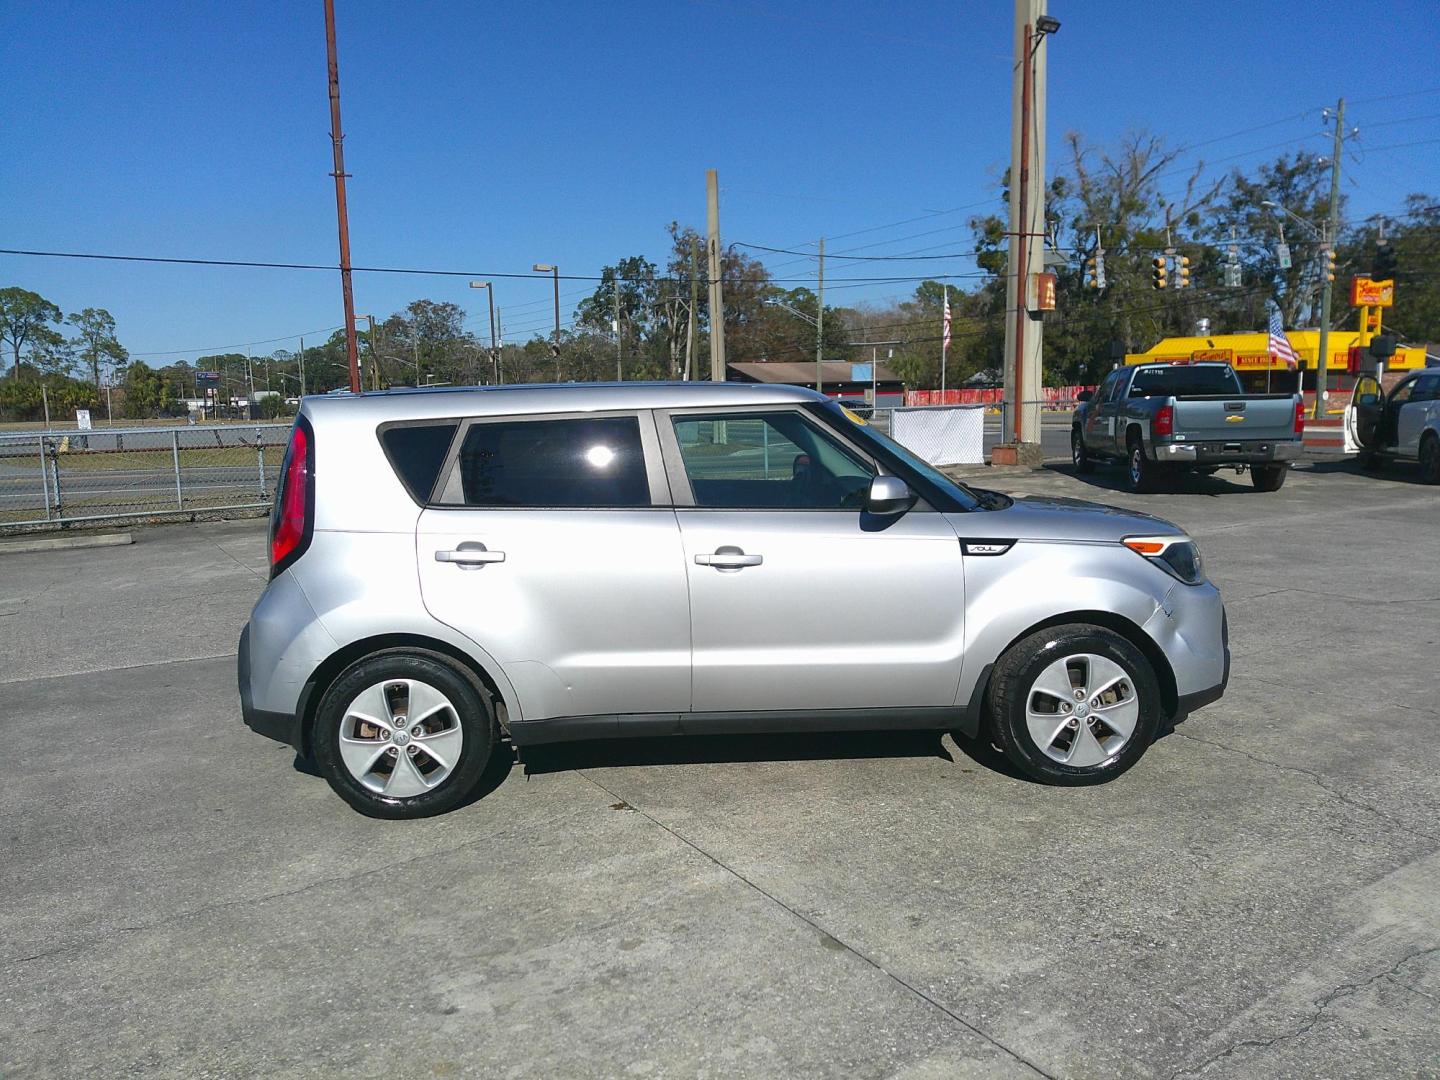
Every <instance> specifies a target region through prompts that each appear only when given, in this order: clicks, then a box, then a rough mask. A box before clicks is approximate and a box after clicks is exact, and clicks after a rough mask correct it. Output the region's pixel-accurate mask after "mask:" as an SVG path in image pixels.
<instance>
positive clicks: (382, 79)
mask: <svg viewBox="0 0 1440 1080" xmlns="http://www.w3.org/2000/svg"><path fill="white" fill-rule="evenodd" d="M336 7H337V12H338V15H337V19H338V25H339V42H340V65H341V76H342V89H343V106H344V114H345V130H346V134H347V139H346V166H347V169H348V171H349V172H350V173H352V174H353V178H352V180H351V182H350V213H351V218H350V220H351V230H352V240H353V255H354V260H355V263H356V265H382V266H383V265H388V266H424V267H436V268H442V269H456V270H463V271H467V272H475V273H476V274H495V273H499V272H511V273H521V274H524V273H526V272H527V271H528V269H529V267H530V265H531V264H532V263H534V262H537V261H540V262H555V263H558V264H559V265H560V267H561V270H562V273H569V274H595V273H598V271H599V269H600V267H602V266H604V265H605V264H607V263H613V262H614V261H615V260H616V259H618V258H620V257H623V256H626V255H631V254H645V255H648V256H650V257H652V258H656V257H658V256H660V255H661V254H662V252H663V251H664V248H665V240H666V237H665V232H664V229H665V225H666V224H667V223H668V222H669V221H671V220H672V219H677V220H679V221H681V222H682V223H689V224H693V225H696V226H697V227H702V228H703V225H704V216H705V187H704V180H705V170H706V168H709V167H714V168H717V169H719V171H720V182H721V188H722V195H721V225H722V236H723V238H724V239H725V240H726V241H727V242H734V241H744V242H750V243H757V244H766V245H772V246H776V247H789V246H792V245H795V244H797V243H802V242H805V241H810V240H813V239H814V238H815V237H818V236H820V235H826V236H829V237H834V238H836V239H834V240H832V241H828V242H827V244H828V246H829V249H830V251H832V252H840V251H846V250H852V249H855V248H860V247H861V246H862V245H875V246H866V247H864V249H863V253H864V254H886V253H901V252H903V253H907V254H909V253H913V252H915V251H916V250H917V249H921V248H926V247H929V248H931V250H932V251H939V252H944V251H951V250H954V251H963V250H965V249H966V248H968V247H969V246H970V245H969V244H968V240H969V232H968V230H967V229H966V228H965V222H966V220H967V219H968V217H969V216H970V215H971V214H973V213H975V212H977V211H979V210H983V209H985V208H986V206H987V205H988V204H989V203H990V202H992V201H993V200H994V198H995V195H996V188H997V179H998V177H999V175H1000V172H1001V171H1002V170H1003V168H1004V166H1005V163H1006V162H1007V160H1008V153H1009V151H1008V141H1009V131H1010V124H1009V107H1010V101H1009V69H1010V63H1011V58H1010V32H1011V26H1010V20H1011V17H1012V16H1011V12H1012V8H1011V5H1010V4H1008V3H1004V2H991V3H973V2H972V3H956V2H953V0H952V2H948V3H946V2H929V0H917V2H912V3H906V4H896V3H878V2H860V0H856V2H836V3H831V4H814V3H807V4H787V3H782V2H779V0H753V2H752V0H737V2H735V3H724V2H719V0H667V2H658V3H630V4H596V3H593V2H591V3H544V2H535V3H528V2H527V3H508V4H494V3H491V4H475V3H449V4H442V3H410V4H394V3H390V4H381V3H374V2H365V0H337V2H336ZM1051 11H1052V14H1054V15H1056V16H1057V17H1058V18H1060V19H1061V21H1062V28H1061V31H1060V33H1059V34H1058V36H1057V37H1056V38H1055V39H1054V41H1053V43H1052V44H1051V45H1050V46H1049V48H1050V49H1051V53H1050V133H1049V136H1050V137H1049V143H1050V159H1051V162H1052V163H1053V162H1054V160H1055V156H1056V152H1057V149H1058V148H1059V146H1060V139H1061V137H1062V136H1063V134H1064V132H1066V131H1067V130H1071V129H1078V130H1081V131H1083V132H1084V133H1085V134H1086V135H1087V136H1088V137H1089V138H1090V139H1092V140H1097V141H1100V142H1109V141H1112V140H1114V139H1115V138H1116V137H1118V136H1119V135H1121V134H1123V133H1124V132H1126V131H1128V130H1132V129H1137V128H1140V129H1146V130H1150V131H1154V132H1156V133H1158V134H1161V135H1163V136H1165V137H1166V138H1167V140H1170V141H1172V142H1177V143H1198V142H1201V141H1206V140H1212V139H1213V140H1217V141H1214V142H1210V143H1209V144H1208V145H1206V146H1203V147H1201V148H1199V149H1197V150H1196V151H1195V152H1194V153H1192V154H1190V155H1188V157H1187V159H1186V160H1187V161H1194V160H1196V159H1200V160H1205V161H1207V162H1214V163H1215V164H1214V166H1213V167H1214V168H1215V169H1216V170H1225V169H1228V168H1231V167H1233V166H1235V165H1250V164H1254V163H1256V162H1258V161H1262V160H1268V159H1269V158H1270V157H1273V156H1274V155H1275V154H1278V153H1280V152H1282V151H1285V150H1295V149H1305V148H1308V149H1311V150H1314V151H1315V152H1319V153H1323V152H1326V150H1327V147H1328V144H1327V142H1326V140H1325V138H1324V136H1323V135H1322V134H1321V130H1322V129H1321V123H1320V109H1321V108H1322V107H1324V106H1325V105H1327V104H1332V105H1333V103H1334V101H1335V99H1336V98H1337V97H1338V96H1340V95H1342V94H1343V95H1345V96H1346V97H1347V98H1348V99H1350V104H1349V116H1348V117H1347V119H1348V121H1349V124H1353V125H1357V126H1358V127H1359V128H1360V133H1361V134H1360V139H1359V140H1358V142H1356V143H1352V144H1351V145H1352V154H1351V156H1350V157H1349V158H1347V160H1346V163H1345V168H1346V171H1347V175H1348V179H1347V182H1346V185H1345V190H1346V192H1347V194H1349V196H1350V197H1351V200H1352V208H1353V209H1354V210H1356V211H1358V212H1360V213H1362V214H1366V213H1372V212H1377V211H1384V210H1393V209H1397V208H1398V207H1399V206H1400V204H1401V202H1402V200H1403V197H1404V196H1405V194H1406V193H1408V192H1410V191H1427V192H1429V193H1430V194H1432V195H1435V194H1440V141H1437V140H1440V66H1437V64H1436V57H1437V56H1440V29H1437V20H1436V17H1435V16H1436V14H1437V11H1436V8H1435V5H1434V3H1433V0H1432V2H1421V0H1409V2H1407V0H1394V2H1390V3H1385V4H1380V3H1373V4H1372V3H1365V2H1353V3H1345V4H1339V3H1322V4H1312V5H1303V6H1301V5H1296V4H1294V3H1281V2H1264V0H1259V2H1252V3H1244V4H1241V3H1230V2H1221V3H1201V2H1176V3H1171V4H1158V3H1154V2H1130V0H1115V2H1108V3H1106V2H1100V0H1091V2H1089V3H1083V4H1081V3H1068V2H1061V0H1054V2H1052V7H1051ZM0 71H3V72H4V73H5V80H4V85H5V93H4V96H3V100H0V130H4V131H5V132H6V135H7V138H6V140H5V150H4V154H3V163H0V206H3V207H4V213H3V218H0V247H6V248H27V249H45V250H58V251H89V252H105V253H118V254H139V255H163V256H176V257H194V258H233V259H254V260H275V261H286V262H317V263H329V264H333V263H334V261H335V259H336V237H335V207H334V190H333V186H332V181H331V180H330V178H329V176H328V172H329V170H330V144H329V136H328V127H329V115H328V100H327V97H326V80H325V43H324V24H323V18H322V6H321V3H320V0H305V2H300V0H289V2H260V0H255V2H248V3H246V2H236V3H212V4H196V3H193V2H191V3H161V2H146V0H134V2H130V3H124V4H114V3H111V4H99V3H61V2H36V3H22V2H20V0H9V2H8V3H6V4H5V5H4V7H3V11H0ZM1416 91H1428V92H1420V93H1417V92H1416ZM1398 95H1405V96H1398ZM1286 118H1289V119H1286ZM1270 121H1282V122H1281V123H1277V124H1275V125H1274V126H1269V127H1266V128H1264V129H1263V130H1259V131H1252V132H1250V133H1248V134H1240V133H1239V132H1241V131H1242V130H1243V129H1246V128H1252V127H1255V126H1257V125H1261V124H1267V123H1269V122H1270ZM1347 126H1349V125H1348V124H1347ZM1222 136H1224V138H1221V137H1222ZM1412 142H1420V143H1423V144H1424V145H1418V146H1406V147H1400V146H1397V145H1396V144H1402V143H1412ZM1282 143H1283V145H1279V146H1277V145H1274V144H1282ZM1262 148H1265V149H1263V150H1262ZM1235 155H1242V156H1235ZM1225 159H1228V160H1225ZM1182 179H1183V178H1182V177H1178V176H1177V177H1176V178H1175V182H1176V183H1177V185H1178V184H1179V183H1180V182H1181V181H1182ZM976 204H981V205H976ZM958 207H968V209H964V210H956V209H955V208H958ZM937 211H953V212H950V213H936V212H937ZM912 218H924V220H919V221H908V222H906V223H904V224H899V223H900V222H905V219H912ZM881 226H888V227H885V228H880V227H881ZM861 230H866V231H864V232H861ZM940 230H944V231H940ZM920 233H927V234H928V235H925V236H917V234H920ZM845 234H857V235H851V236H846V235H845ZM949 245H953V246H949ZM783 261H785V257H784V256H769V257H767V262H769V263H770V264H771V265H772V266H775V267H776V268H777V270H776V273H777V276H778V277H789V276H792V275H794V276H803V275H813V273H814V263H813V261H801V262H793V263H791V264H790V265H787V266H785V267H783V268H780V263H781V262H783ZM877 265H879V266H881V267H884V268H885V269H884V270H881V271H877V270H876V269H875V267H876V266H877ZM895 265H896V264H868V265H867V266H865V267H864V269H861V268H855V269H852V270H849V271H847V270H846V269H845V268H844V267H843V265H840V264H838V263H837V264H833V265H832V266H831V267H830V268H829V269H830V273H829V275H828V276H829V277H830V278H831V283H832V288H834V287H835V286H836V285H838V284H839V283H838V282H837V281H836V280H835V279H838V278H840V277H844V276H850V275H857V276H858V275H861V274H864V273H870V274H875V273H877V272H878V273H890V272H892V269H891V268H893V267H894V266H895ZM900 265H902V266H904V267H905V269H903V270H900V271H898V272H899V273H915V274H920V273H926V272H938V271H939V270H940V265H939V264H934V263H930V264H900ZM944 265H945V266H946V267H947V268H948V269H950V270H951V271H952V272H957V273H960V272H965V271H966V270H969V269H971V267H970V266H968V265H967V264H966V263H965V262H964V261H963V260H961V261H957V262H955V263H953V264H944ZM796 283H797V284H798V283H799V282H796ZM0 284H5V285H9V284H19V285H23V286H25V287H27V288H30V289H34V290H36V291H38V292H40V293H42V294H44V295H45V296H47V297H49V298H50V299H52V300H54V301H55V302H56V303H58V304H59V305H60V306H61V307H63V308H64V309H65V310H66V311H75V310H79V309H80V308H82V307H86V306H102V307H107V308H109V310H110V311H111V312H112V313H113V314H114V315H115V317H116V319H117V321H118V324H119V330H120V335H121V339H122V341H123V342H124V343H125V344H126V345H127V346H128V347H129V348H130V350H131V352H132V353H133V354H134V355H137V356H140V357H144V358H146V359H148V360H150V361H151V362H152V363H166V362H170V361H172V360H174V359H179V358H181V357H193V356H195V355H197V354H198V353H203V352H210V351H218V350H220V349H222V348H224V349H230V348H243V347H244V345H245V344H246V343H253V345H252V348H253V349H254V350H255V351H256V352H268V351H270V350H272V349H274V348H277V347H290V348H293V347H294V345H295V338H296V337H298V336H299V335H300V334H301V333H302V332H310V333H311V336H312V338H316V339H318V338H319V337H322V336H324V334H323V331H324V330H326V329H327V328H330V327H334V326H337V325H339V324H340V322H341V321H342V316H341V314H340V289H339V282H338V275H335V274H333V273H325V272H316V271H311V272H281V271H260V270H241V269H223V268H213V269H211V268H178V267H152V266H136V265H124V264H115V263H90V262H77V261H60V260H45V259H36V258H24V257H16V256H0ZM355 290H356V308H357V310H358V311H361V312H373V313H374V314H375V315H377V316H383V315H386V314H388V313H390V312H392V311H394V310H397V309H398V308H400V307H402V306H403V305H404V304H405V303H407V302H408V301H409V300H412V299H415V298H417V297H422V296H424V297H429V298H431V299H435V300H452V301H455V302H458V303H460V304H461V305H462V306H465V307H467V309H468V310H470V311H472V312H473V313H475V314H476V315H480V314H481V313H482V312H483V308H482V306H481V304H480V303H479V302H477V301H478V300H483V293H480V292H472V291H470V290H468V289H467V288H466V284H465V279H463V278H461V279H446V278H414V277H392V276H380V275H369V274H364V275H357V276H356V285H355ZM586 291H588V290H587V288H586V284H585V283H584V282H580V281H575V282H568V283H567V282H562V295H563V297H564V310H565V314H566V316H567V318H568V316H569V313H570V310H571V308H572V307H573V304H574V303H575V302H576V301H577V300H578V299H579V298H580V297H581V296H582V295H584V293H585V292H586ZM907 291H908V286H897V285H868V286H865V287H863V288H851V289H848V290H846V291H844V292H840V291H834V292H831V293H830V295H829V296H827V299H831V300H832V302H836V303H840V302H847V303H848V302H854V301H857V300H862V299H870V300H876V301H881V300H884V299H885V298H888V297H893V296H895V295H897V294H899V293H904V292H907ZM549 295H550V293H549V285H548V281H541V280H524V279H522V280H507V279H497V281H496V300H497V303H499V304H500V306H501V308H502V310H503V312H504V321H505V327H506V333H507V337H512V336H515V337H521V338H523V337H526V336H528V335H529V332H530V331H532V330H533V331H538V332H543V331H544V329H545V327H546V326H547V325H548V320H549V317H550V315H549V310H548V307H547V305H548V303H549ZM471 325H472V326H473V327H475V328H476V329H477V330H479V331H480V332H481V333H482V334H483V333H484V329H483V323H482V321H481V320H480V319H478V318H477V319H476V320H475V321H474V322H472V323H471ZM265 339H281V340H276V341H266V340H265Z"/></svg>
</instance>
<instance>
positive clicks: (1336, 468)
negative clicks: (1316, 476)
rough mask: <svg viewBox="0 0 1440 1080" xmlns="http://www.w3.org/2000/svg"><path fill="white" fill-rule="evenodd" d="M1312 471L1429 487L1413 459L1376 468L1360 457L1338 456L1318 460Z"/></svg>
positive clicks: (1311, 467) (1389, 462) (1312, 466)
mask: <svg viewBox="0 0 1440 1080" xmlns="http://www.w3.org/2000/svg"><path fill="white" fill-rule="evenodd" d="M1310 471H1311V472H1313V473H1321V474H1334V473H1349V474H1350V475H1351V476H1363V477H1365V478H1366V479H1367V480H1380V481H1383V482H1385V483H1387V484H1409V485H1411V486H1413V487H1429V486H1430V485H1429V484H1427V483H1425V481H1424V480H1423V479H1422V478H1421V476H1420V466H1419V464H1417V463H1416V462H1413V461H1387V462H1386V463H1385V464H1383V465H1380V466H1378V467H1377V468H1374V469H1366V468H1363V467H1361V465H1360V460H1359V458H1358V457H1344V458H1336V459H1334V460H1331V461H1317V462H1315V463H1314V464H1313V465H1311V466H1310Z"/></svg>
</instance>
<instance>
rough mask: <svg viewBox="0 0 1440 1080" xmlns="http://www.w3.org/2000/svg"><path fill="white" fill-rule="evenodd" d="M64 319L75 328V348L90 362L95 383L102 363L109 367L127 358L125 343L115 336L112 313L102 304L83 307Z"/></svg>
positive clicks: (121, 362)
mask: <svg viewBox="0 0 1440 1080" xmlns="http://www.w3.org/2000/svg"><path fill="white" fill-rule="evenodd" d="M65 321H66V322H68V323H69V324H70V325H71V326H73V327H75V328H76V329H77V330H78V331H79V333H78V334H77V335H76V336H75V351H76V352H77V353H78V354H79V356H80V358H81V359H82V360H83V361H85V362H86V363H87V364H89V365H90V377H91V379H92V380H93V381H94V383H95V385H96V386H99V385H100V365H101V364H102V363H103V364H109V365H110V367H111V368H112V369H113V368H118V367H121V366H123V365H124V363H125V362H126V361H127V360H129V359H130V354H129V353H128V352H126V351H125V346H123V345H121V344H120V342H119V340H118V339H116V337H115V317H114V316H113V315H111V314H110V312H108V311H106V310H105V309H104V308H86V309H85V310H84V311H80V312H77V313H76V314H74V315H70V316H67V317H66V320H65Z"/></svg>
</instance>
